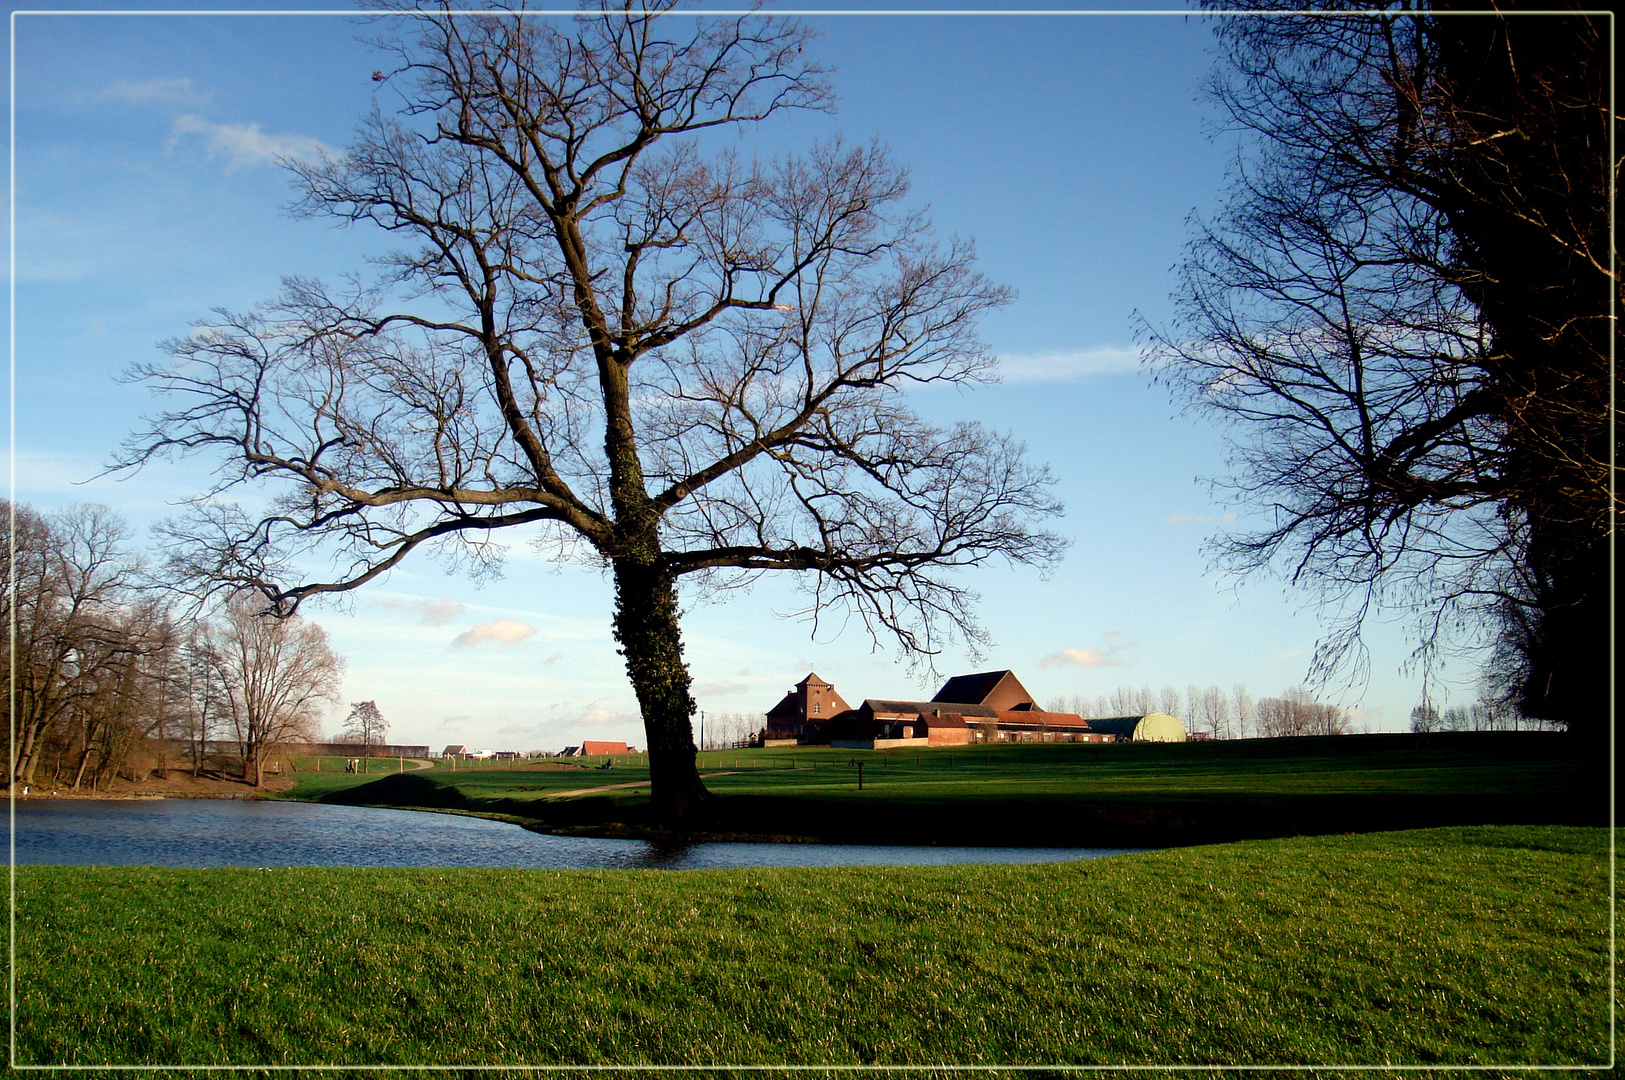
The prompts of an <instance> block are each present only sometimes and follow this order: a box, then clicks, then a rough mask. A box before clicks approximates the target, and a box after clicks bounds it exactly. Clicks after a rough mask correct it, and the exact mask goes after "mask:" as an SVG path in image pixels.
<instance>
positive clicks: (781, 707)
mask: <svg viewBox="0 0 1625 1080" xmlns="http://www.w3.org/2000/svg"><path fill="white" fill-rule="evenodd" d="M796 685H798V686H799V685H801V684H800V683H797V684H796ZM767 715H769V716H779V715H785V716H800V715H801V701H800V699H799V695H797V694H796V692H795V691H793V690H792V691H791V692H790V693H788V694H785V695H784V697H783V698H782V699H780V701H779V703H778V704H777V705H775V706H773V707H772V708H771V709H769V710H767Z"/></svg>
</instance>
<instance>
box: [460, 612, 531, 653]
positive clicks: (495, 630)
mask: <svg viewBox="0 0 1625 1080" xmlns="http://www.w3.org/2000/svg"><path fill="white" fill-rule="evenodd" d="M534 633H536V628H535V627H534V626H530V625H528V624H526V623H522V622H520V621H519V620H518V619H494V620H492V621H491V622H488V623H480V625H478V626H476V627H474V629H472V630H468V631H465V632H464V633H461V634H458V635H457V636H456V637H455V638H453V639H452V642H451V647H452V648H454V649H473V648H477V647H478V646H481V645H488V644H491V643H493V642H494V643H497V644H500V645H514V644H517V643H518V642H521V641H524V640H525V639H526V638H528V637H530V636H531V635H532V634H534Z"/></svg>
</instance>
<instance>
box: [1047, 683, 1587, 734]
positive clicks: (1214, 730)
mask: <svg viewBox="0 0 1625 1080" xmlns="http://www.w3.org/2000/svg"><path fill="white" fill-rule="evenodd" d="M1048 708H1049V709H1050V710H1051V711H1052V712H1070V713H1077V714H1079V715H1080V716H1136V715H1142V714H1145V713H1150V712H1165V713H1169V714H1170V715H1173V716H1177V717H1179V718H1180V719H1181V720H1183V721H1184V723H1185V727H1186V730H1188V731H1190V732H1192V733H1195V734H1198V735H1204V736H1206V737H1208V738H1211V739H1242V738H1248V737H1262V738H1279V737H1284V736H1292V735H1346V734H1349V733H1351V732H1353V731H1354V730H1355V727H1354V722H1353V720H1352V719H1351V715H1350V710H1349V709H1347V708H1345V707H1343V706H1340V705H1332V704H1328V703H1326V702H1322V701H1317V700H1316V699H1315V696H1314V694H1312V693H1311V692H1310V691H1309V690H1307V689H1305V688H1304V687H1301V686H1294V687H1290V688H1288V689H1286V690H1284V691H1282V692H1281V694H1280V695H1279V696H1278V697H1265V698H1258V699H1254V698H1253V696H1252V694H1251V693H1250V692H1249V691H1248V690H1247V687H1246V686H1245V685H1243V684H1241V683H1237V684H1235V685H1234V686H1232V687H1231V688H1230V689H1228V690H1226V689H1225V688H1224V687H1222V686H1205V687H1204V686H1197V685H1195V684H1192V685H1191V686H1188V687H1187V688H1186V689H1185V691H1184V693H1180V691H1179V688H1178V687H1176V686H1164V687H1163V688H1162V689H1161V690H1155V689H1153V688H1152V687H1150V686H1141V687H1132V686H1119V687H1118V688H1117V689H1116V690H1113V691H1112V692H1111V693H1109V694H1100V695H1097V696H1094V697H1090V696H1088V695H1084V694H1073V695H1071V696H1069V697H1068V696H1061V697H1054V698H1051V699H1050V700H1049V702H1048ZM1553 726H1556V725H1553V724H1551V723H1549V722H1546V721H1539V720H1531V719H1528V718H1527V717H1524V716H1522V715H1521V714H1520V713H1519V712H1518V710H1517V709H1516V708H1514V707H1512V706H1511V705H1509V704H1508V703H1507V702H1506V701H1505V700H1504V698H1503V697H1502V696H1501V695H1499V694H1497V693H1495V692H1494V689H1493V688H1491V687H1488V686H1486V687H1483V688H1481V692H1480V696H1479V698H1478V700H1476V701H1474V702H1472V703H1471V704H1467V705H1456V706H1452V707H1450V708H1447V709H1445V710H1443V711H1442V712H1441V711H1440V710H1439V708H1438V707H1437V706H1434V705H1431V704H1426V703H1424V704H1422V705H1418V706H1417V707H1416V708H1415V709H1413V710H1412V711H1411V730H1412V731H1417V732H1424V733H1425V732H1429V731H1508V730H1518V729H1526V728H1542V727H1553Z"/></svg>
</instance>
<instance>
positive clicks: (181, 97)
mask: <svg viewBox="0 0 1625 1080" xmlns="http://www.w3.org/2000/svg"><path fill="white" fill-rule="evenodd" d="M101 96H102V98H103V99H104V100H110V101H128V102H132V103H135V104H145V103H147V102H152V101H156V102H160V103H163V104H168V105H192V104H196V103H198V102H201V101H207V100H208V99H209V95H208V93H207V92H205V91H202V90H199V89H198V88H197V87H195V86H193V85H192V80H191V79H115V80H113V81H112V82H110V83H108V84H107V87H106V89H104V90H103V91H102V95H101Z"/></svg>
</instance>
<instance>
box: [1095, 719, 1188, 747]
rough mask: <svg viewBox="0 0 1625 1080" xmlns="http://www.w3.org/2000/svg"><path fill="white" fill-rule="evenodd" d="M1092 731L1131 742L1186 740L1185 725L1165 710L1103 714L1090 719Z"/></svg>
mask: <svg viewBox="0 0 1625 1080" xmlns="http://www.w3.org/2000/svg"><path fill="white" fill-rule="evenodd" d="M1089 729H1090V730H1091V731H1100V732H1104V733H1105V734H1108V735H1116V736H1117V737H1118V738H1119V739H1123V740H1127V741H1129V742H1184V741H1185V725H1184V724H1182V723H1180V722H1179V718H1178V717H1177V716H1170V715H1168V714H1167V713H1163V712H1154V713H1147V714H1145V715H1144V716H1103V717H1096V718H1094V719H1091V720H1090V721H1089Z"/></svg>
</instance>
